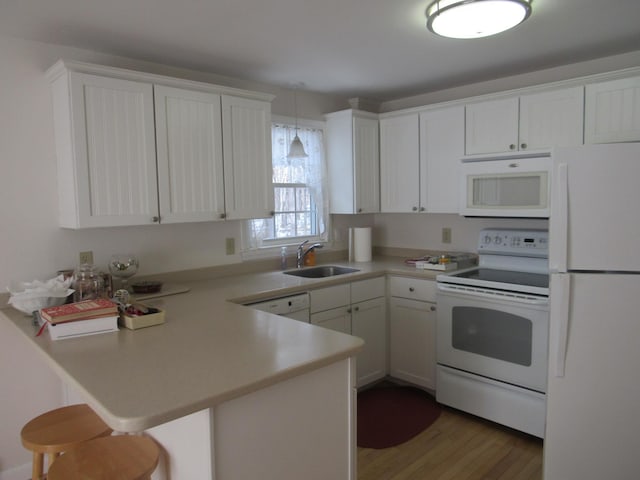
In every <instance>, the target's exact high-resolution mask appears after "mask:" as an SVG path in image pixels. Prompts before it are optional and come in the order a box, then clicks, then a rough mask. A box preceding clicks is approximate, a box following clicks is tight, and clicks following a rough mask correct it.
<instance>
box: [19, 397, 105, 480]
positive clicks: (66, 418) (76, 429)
mask: <svg viewBox="0 0 640 480" xmlns="http://www.w3.org/2000/svg"><path fill="white" fill-rule="evenodd" d="M111 432H112V430H111V428H109V426H108V425H107V424H106V423H104V422H103V421H102V419H101V418H100V417H99V416H98V415H96V413H95V412H94V411H93V410H92V409H91V408H90V407H89V406H88V405H85V404H79V405H70V406H67V407H62V408H57V409H55V410H51V411H49V412H46V413H43V414H42V415H39V416H37V417H35V418H34V419H32V420H30V421H29V422H28V423H27V424H26V425H25V426H24V427H22V431H21V432H20V437H21V440H22V445H23V446H24V447H25V448H26V449H27V450H31V451H32V452H33V474H32V478H33V479H34V480H35V479H40V478H41V477H42V475H43V470H44V466H43V463H44V454H48V456H49V467H50V466H51V464H52V463H53V462H54V460H55V459H56V458H58V456H59V455H60V454H61V453H62V452H66V451H68V450H70V449H72V448H74V447H75V446H77V445H78V444H80V443H82V442H86V441H87V440H92V439H94V438H98V437H104V436H107V435H111Z"/></svg>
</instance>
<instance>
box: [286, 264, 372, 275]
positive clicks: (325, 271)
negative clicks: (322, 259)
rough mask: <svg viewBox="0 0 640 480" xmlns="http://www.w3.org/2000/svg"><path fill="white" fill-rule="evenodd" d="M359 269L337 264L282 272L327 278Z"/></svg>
mask: <svg viewBox="0 0 640 480" xmlns="http://www.w3.org/2000/svg"><path fill="white" fill-rule="evenodd" d="M359 271H360V270H358V269H357V268H350V267H339V266H337V265H319V266H317V267H309V268H301V269H299V270H288V271H286V272H282V273H284V274H285V275H293V276H295V277H304V278H325V277H333V276H335V275H344V274H345V273H353V272H359Z"/></svg>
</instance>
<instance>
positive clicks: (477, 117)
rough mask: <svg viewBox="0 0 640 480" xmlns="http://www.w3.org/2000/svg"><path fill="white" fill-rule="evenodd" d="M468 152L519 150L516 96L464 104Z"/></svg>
mask: <svg viewBox="0 0 640 480" xmlns="http://www.w3.org/2000/svg"><path fill="white" fill-rule="evenodd" d="M465 116H466V118H465V125H466V138H465V152H466V154H467V155H476V154H486V153H500V152H509V151H515V150H517V149H518V98H517V97H512V98H504V99H500V100H489V101H486V102H480V103H472V104H469V105H467V106H466V107H465Z"/></svg>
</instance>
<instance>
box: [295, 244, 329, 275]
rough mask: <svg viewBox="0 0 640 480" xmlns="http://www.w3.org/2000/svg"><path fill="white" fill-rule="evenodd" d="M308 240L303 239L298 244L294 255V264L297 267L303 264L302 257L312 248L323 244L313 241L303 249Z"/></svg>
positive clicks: (320, 246)
mask: <svg viewBox="0 0 640 480" xmlns="http://www.w3.org/2000/svg"><path fill="white" fill-rule="evenodd" d="M308 242H309V240H305V241H304V242H302V243H301V244H300V245H298V253H297V255H296V266H297V267H298V268H302V266H303V265H304V257H306V256H307V254H308V253H309V252H310V251H311V250H313V249H314V248H322V247H323V245H322V244H321V243H314V244H313V245H309V247H308V248H307V249H306V250H305V249H304V246H305V245H306V244H307V243H308Z"/></svg>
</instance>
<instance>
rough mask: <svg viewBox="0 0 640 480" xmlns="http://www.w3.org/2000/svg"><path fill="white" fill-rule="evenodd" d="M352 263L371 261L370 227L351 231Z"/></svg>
mask: <svg viewBox="0 0 640 480" xmlns="http://www.w3.org/2000/svg"><path fill="white" fill-rule="evenodd" d="M353 261H354V262H370V261H371V227H361V228H354V229H353Z"/></svg>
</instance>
